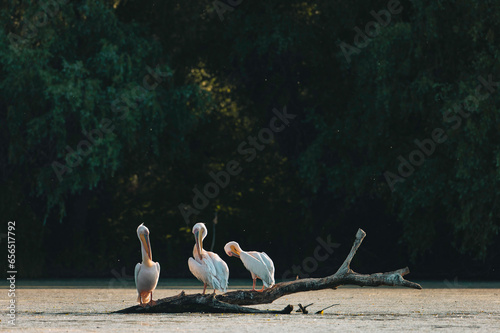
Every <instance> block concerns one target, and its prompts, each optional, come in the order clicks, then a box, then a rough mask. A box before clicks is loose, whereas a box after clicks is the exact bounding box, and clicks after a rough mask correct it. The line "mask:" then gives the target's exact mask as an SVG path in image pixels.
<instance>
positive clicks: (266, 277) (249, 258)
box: [224, 242, 274, 291]
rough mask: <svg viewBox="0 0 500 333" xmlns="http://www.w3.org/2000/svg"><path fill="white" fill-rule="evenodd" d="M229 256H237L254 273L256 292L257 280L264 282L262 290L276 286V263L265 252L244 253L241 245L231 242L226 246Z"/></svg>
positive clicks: (253, 288) (225, 249)
mask: <svg viewBox="0 0 500 333" xmlns="http://www.w3.org/2000/svg"><path fill="white" fill-rule="evenodd" d="M224 251H226V253H227V255H228V256H230V257H231V256H235V257H237V258H240V259H241V261H242V262H243V265H245V268H246V269H248V270H249V271H250V273H252V279H253V287H252V290H255V280H256V279H257V278H259V279H261V280H262V284H263V286H262V289H261V290H260V291H263V290H264V287H266V288H269V287H272V286H273V285H274V263H273V261H272V260H271V258H269V256H268V255H267V254H266V253H265V252H256V251H248V252H246V251H243V250H242V249H241V247H240V245H239V244H238V243H236V242H229V243H227V244H226V246H224Z"/></svg>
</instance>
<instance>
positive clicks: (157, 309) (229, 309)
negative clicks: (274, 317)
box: [115, 291, 293, 314]
mask: <svg viewBox="0 0 500 333" xmlns="http://www.w3.org/2000/svg"><path fill="white" fill-rule="evenodd" d="M214 296H215V294H205V295H202V294H193V295H186V293H185V292H184V291H182V292H181V293H180V294H179V295H176V296H173V297H166V298H162V299H159V300H157V301H156V305H154V306H149V305H148V306H146V307H142V306H140V305H135V306H131V307H129V308H126V309H123V310H119V311H116V312H115V313H185V312H202V313H276V314H288V313H290V312H292V310H293V306H291V305H288V306H287V307H285V308H284V309H283V310H279V311H276V310H259V309H252V308H247V307H242V306H239V305H235V304H229V303H224V302H221V301H219V300H217V299H216V298H215V297H214Z"/></svg>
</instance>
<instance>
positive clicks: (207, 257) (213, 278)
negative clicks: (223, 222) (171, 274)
mask: <svg viewBox="0 0 500 333" xmlns="http://www.w3.org/2000/svg"><path fill="white" fill-rule="evenodd" d="M193 234H194V239H195V242H196V244H195V245H194V249H193V257H194V259H193V258H189V260H188V266H189V270H190V271H191V273H193V275H194V276H195V277H196V278H197V279H198V280H200V281H201V282H203V294H205V291H206V290H207V285H208V286H209V287H210V288H213V289H214V293H215V289H217V290H220V291H221V292H226V290H227V282H228V280H229V268H228V267H227V264H226V263H225V262H224V261H223V260H222V259H221V258H220V257H219V255H217V254H216V253H213V252H210V251H205V250H204V249H203V239H204V238H205V237H206V236H207V228H206V227H205V224H204V223H201V222H200V223H196V224H195V226H194V227H193Z"/></svg>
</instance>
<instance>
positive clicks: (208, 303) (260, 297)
mask: <svg viewBox="0 0 500 333" xmlns="http://www.w3.org/2000/svg"><path fill="white" fill-rule="evenodd" d="M365 236H366V233H365V232H364V231H363V230H361V229H358V232H357V234H356V239H355V241H354V244H353V246H352V248H351V251H350V252H349V254H348V255H347V258H346V259H345V261H344V263H343V264H342V266H340V268H339V269H338V270H337V272H336V273H335V274H333V275H330V276H327V277H324V278H308V279H300V280H295V281H288V282H281V283H278V284H276V285H274V286H273V287H272V288H268V289H266V290H264V291H263V292H258V291H246V290H237V291H231V292H227V293H225V294H222V295H214V294H211V295H201V294H195V295H185V294H184V292H182V293H181V294H179V295H177V296H174V297H167V298H164V299H160V300H158V301H157V304H156V305H155V306H152V307H146V308H142V307H140V306H138V305H137V306H133V307H130V308H127V309H123V310H120V311H118V312H119V313H141V312H144V313H146V312H147V313H160V312H161V313H178V312H208V313H290V312H291V311H292V309H293V307H292V306H290V305H289V306H287V307H286V308H285V309H283V310H281V311H262V310H257V309H251V308H246V307H241V306H240V305H255V304H269V303H272V302H273V301H275V300H276V299H278V298H280V297H283V296H286V295H290V294H294V293H298V292H303V291H311V290H321V289H336V288H337V287H338V286H340V285H347V284H350V285H358V286H372V287H376V286H401V287H408V288H414V289H422V287H421V286H420V285H419V284H417V283H414V282H411V281H408V280H405V279H404V278H403V276H405V275H406V274H408V273H410V270H409V268H408V267H405V268H402V269H398V270H395V271H392V272H387V273H374V274H359V273H356V272H354V271H353V270H352V269H351V267H350V266H351V261H352V259H353V258H354V255H355V254H356V251H357V250H358V248H359V246H360V245H361V243H362V242H363V239H364V238H365Z"/></svg>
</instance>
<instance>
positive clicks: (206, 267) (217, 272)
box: [134, 222, 274, 306]
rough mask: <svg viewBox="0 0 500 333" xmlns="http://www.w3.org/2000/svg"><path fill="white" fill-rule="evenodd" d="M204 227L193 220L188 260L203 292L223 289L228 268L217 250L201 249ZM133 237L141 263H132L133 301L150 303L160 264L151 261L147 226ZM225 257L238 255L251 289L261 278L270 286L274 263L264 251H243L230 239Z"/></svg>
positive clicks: (138, 229)
mask: <svg viewBox="0 0 500 333" xmlns="http://www.w3.org/2000/svg"><path fill="white" fill-rule="evenodd" d="M207 233H208V232H207V227H205V224H204V223H201V222H200V223H196V224H195V226H194V227H193V234H194V239H195V245H194V248H193V257H191V258H189V259H188V266H189V270H190V271H191V273H193V275H194V276H195V277H196V278H197V279H198V280H200V281H201V282H203V294H205V292H206V290H207V286H208V287H210V289H213V290H214V293H215V291H216V290H219V291H221V292H226V290H227V286H228V280H229V268H228V267H227V264H226V263H225V262H224V260H222V259H221V257H219V255H218V254H217V253H214V252H210V251H206V250H204V249H203V240H204V239H205V237H207ZM137 237H139V241H140V242H141V252H142V263H138V264H137V265H136V266H135V274H134V275H135V285H136V287H137V293H138V296H137V302H139V303H140V304H141V306H146V305H147V304H149V305H154V304H155V302H154V301H153V290H155V288H156V285H157V284H158V279H159V277H160V264H159V263H157V262H154V261H153V256H152V253H151V244H150V241H149V229H148V228H147V227H146V226H145V225H144V223H143V224H141V225H140V226H139V227H138V228H137ZM224 251H225V252H226V254H227V255H228V256H230V257H231V256H235V257H236V258H240V259H241V262H242V263H243V265H244V266H245V268H246V269H248V270H249V271H250V273H251V274H252V279H253V287H252V290H255V282H256V280H257V278H258V279H261V280H262V284H263V285H262V289H261V290H259V291H263V290H264V288H269V287H272V286H273V285H274V263H273V261H272V260H271V258H269V256H268V255H267V254H266V253H264V252H256V251H248V252H247V251H243V250H242V249H241V247H240V246H239V244H238V243H236V242H234V241H231V242H229V243H227V244H226V245H225V246H224Z"/></svg>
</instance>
